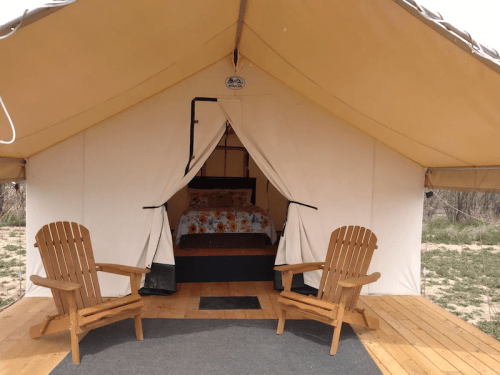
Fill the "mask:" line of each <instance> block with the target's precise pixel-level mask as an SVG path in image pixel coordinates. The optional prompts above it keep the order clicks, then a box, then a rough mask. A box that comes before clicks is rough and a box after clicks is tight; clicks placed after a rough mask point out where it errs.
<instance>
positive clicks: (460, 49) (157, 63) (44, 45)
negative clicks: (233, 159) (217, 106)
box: [0, 0, 500, 167]
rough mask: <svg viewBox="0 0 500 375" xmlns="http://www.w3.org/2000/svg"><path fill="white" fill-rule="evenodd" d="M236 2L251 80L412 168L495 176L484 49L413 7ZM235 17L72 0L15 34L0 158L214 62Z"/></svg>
mask: <svg viewBox="0 0 500 375" xmlns="http://www.w3.org/2000/svg"><path fill="white" fill-rule="evenodd" d="M244 4H245V14H244V18H243V23H242V28H241V37H240V41H239V52H240V54H241V55H242V56H243V57H244V58H246V59H247V60H249V61H250V62H251V63H253V64H255V65H256V66H258V67H259V68H260V69H262V70H263V71H265V72H267V73H268V74H270V75H271V76H273V77H275V78H276V79H278V80H280V81H281V82H283V83H285V84H286V85H288V86H289V87H291V88H293V89H295V90H296V91H298V92H299V93H301V94H302V95H304V96H305V97H307V98H309V99H310V100H312V101H313V102H315V103H317V104H319V105H320V106H322V107H324V108H325V109H326V110H328V111H330V112H331V113H333V114H335V115H337V116H339V117H340V118H342V119H344V120H345V121H346V122H348V123H350V124H352V125H353V126H355V127H357V128H358V129H360V130H361V131H363V132H366V133H368V134H370V135H371V136H373V137H374V138H375V139H376V140H379V141H380V142H382V143H384V144H386V145H388V146H389V147H391V148H393V149H394V150H396V151H398V152H399V153H401V154H403V155H405V156H406V157H408V158H409V159H411V160H413V161H415V162H416V163H418V164H420V165H422V166H424V167H457V166H486V165H488V166H490V165H494V166H497V165H500V147H498V139H500V106H499V104H500V100H499V96H498V87H500V85H499V84H500V74H499V71H500V68H499V65H498V59H497V58H495V51H492V50H485V52H482V51H481V47H482V46H480V45H478V44H476V46H475V47H474V46H473V45H471V44H470V43H469V42H467V41H466V40H465V39H464V38H467V35H466V34H462V36H460V35H458V34H457V33H460V31H459V30H456V29H453V27H452V26H450V25H448V24H446V23H445V22H443V21H442V20H439V17H436V16H435V15H432V14H429V13H426V12H425V9H422V8H420V7H419V6H418V5H417V4H416V3H415V2H414V1H413V0H411V1H410V0H407V1H405V0H396V1H393V0H377V1H367V2H353V1H347V0H342V1H322V2H311V1H306V0H276V1H272V2H269V1H267V0H247V1H246V2H245V3H244ZM417 8H420V10H421V11H422V12H423V13H424V14H427V15H426V16H422V13H421V12H419V11H418V10H417ZM239 14H240V2H238V1H234V0H209V1H206V0H203V1H200V0H185V1H182V2H180V1H165V0H150V1H147V2H142V1H135V0H108V1H99V0H85V1H84V0H80V1H77V2H76V3H73V4H71V5H69V6H67V7H65V8H63V9H60V10H59V11H57V12H53V13H51V14H49V15H48V16H46V17H44V18H42V19H39V20H38V21H37V22H33V23H31V24H29V25H27V26H26V27H23V28H21V29H19V30H18V31H17V33H15V34H14V35H13V36H11V37H9V38H7V39H4V40H1V41H0V56H2V57H3V58H2V59H0V95H1V96H2V98H3V100H4V102H5V104H6V106H7V108H8V109H9V113H10V115H11V117H12V119H13V121H14V123H15V125H16V130H17V140H16V142H14V143H13V144H11V145H0V157H15V158H27V157H29V156H32V155H34V154H36V153H38V152H40V151H42V150H44V149H46V148H48V147H51V146H52V145H54V144H56V143H58V142H61V141H62V140H64V139H67V138H68V137H71V136H72V135H74V134H76V133H78V132H81V131H82V130H84V129H86V128H88V127H90V126H93V125H95V124H97V123H99V122H100V121H102V120H104V119H106V118H109V117H111V116H113V115H115V114H117V113H119V112H121V111H123V110H125V109H127V108H129V107H131V106H133V105H134V104H136V103H138V102H140V101H143V100H145V99H147V98H148V97H150V96H152V95H154V94H156V93H158V92H160V91H162V90H165V89H167V88H168V87H171V86H172V85H175V84H176V83H178V82H180V81H182V80H184V79H185V78H187V77H189V76H191V75H193V74H195V73H197V72H199V71H201V70H203V69H204V68H206V67H207V66H210V65H211V64H213V63H215V62H217V61H219V60H221V59H222V58H225V57H226V56H228V55H230V54H231V53H232V52H233V50H234V48H235V43H236V39H237V34H238V32H237V30H238V19H239ZM432 18H438V19H437V20H432ZM471 41H472V39H471ZM311 126H313V125H311ZM10 138H11V132H10V126H9V124H8V122H7V119H6V118H5V116H3V115H2V114H0V139H4V140H5V139H10Z"/></svg>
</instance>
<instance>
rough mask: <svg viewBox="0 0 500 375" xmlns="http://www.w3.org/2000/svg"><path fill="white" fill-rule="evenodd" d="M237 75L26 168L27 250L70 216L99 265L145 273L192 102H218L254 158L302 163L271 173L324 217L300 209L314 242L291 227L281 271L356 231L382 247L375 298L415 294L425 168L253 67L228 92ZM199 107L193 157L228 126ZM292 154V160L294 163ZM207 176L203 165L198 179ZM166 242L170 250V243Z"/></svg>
mask: <svg viewBox="0 0 500 375" xmlns="http://www.w3.org/2000/svg"><path fill="white" fill-rule="evenodd" d="M232 74H234V68H233V66H232V63H231V58H230V57H228V58H227V59H224V60H223V61H221V62H219V63H217V64H215V65H213V66H212V67H210V68H208V69H206V70H204V71H203V72H201V73H198V74H197V75H196V76H194V77H191V78H189V79H188V80H185V81H184V82H182V83H180V84H178V85H176V86H175V87H173V88H171V89H169V90H167V91H165V92H163V93H160V94H158V95H156V96H154V97H152V98H150V99H148V100H146V101H144V102H142V103H140V104H138V105H136V106H134V107H132V108H130V109H129V110H127V111H124V112H122V113H120V114H118V115H117V116H114V117H112V118H110V119H108V120H105V121H104V122H102V123H100V124H98V125H96V126H94V127H92V128H90V129H88V130H86V131H84V132H82V133H80V134H78V135H76V136H74V137H72V138H70V139H68V140H67V141H64V142H62V143H60V144H58V145H56V146H54V147H52V148H50V149H48V150H46V151H44V152H41V153H39V154H37V155H35V156H33V157H32V158H30V159H29V162H28V176H29V180H28V182H29V189H30V190H29V196H28V222H29V223H30V224H29V226H28V233H27V239H28V248H30V247H32V246H33V243H32V242H33V239H32V238H33V237H34V232H35V231H36V230H37V228H38V227H39V226H40V225H42V224H43V223H44V222H47V221H51V220H57V219H58V218H61V217H67V218H68V219H69V220H76V221H78V222H81V223H83V224H84V225H86V226H87V227H88V228H89V229H90V231H91V233H92V236H93V241H94V246H95V253H96V258H98V260H99V261H102V262H116V261H120V262H124V263H125V264H135V265H139V264H140V265H142V266H144V265H149V264H150V263H149V262H150V260H151V258H150V257H148V256H152V255H153V254H154V252H155V251H156V239H157V238H158V235H157V234H152V235H151V238H154V239H155V241H154V242H150V244H151V243H152V245H153V246H152V247H151V246H150V249H149V252H148V250H144V245H145V242H146V240H147V238H148V234H149V233H150V229H151V225H152V221H153V220H156V223H157V230H159V228H160V225H161V220H162V219H161V216H160V217H158V216H156V218H155V215H161V214H160V213H161V210H156V212H153V211H152V210H143V209H142V207H143V206H151V205H159V204H161V203H162V202H163V200H162V199H165V200H166V199H168V198H169V197H168V196H165V195H163V194H164V193H163V192H162V191H161V190H162V189H164V186H165V182H164V181H165V177H166V176H167V177H169V176H168V175H169V171H171V170H172V167H171V166H172V164H175V165H178V166H180V176H178V178H177V179H176V178H170V177H169V178H167V181H169V182H170V183H173V182H175V181H178V180H180V179H181V178H182V175H183V171H184V168H185V165H186V163H187V160H188V155H189V120H190V102H191V99H192V98H194V97H195V96H207V97H216V98H219V100H220V101H221V102H226V104H222V108H223V109H224V111H230V117H234V116H235V113H238V112H234V111H235V110H236V111H238V110H239V108H241V111H240V112H239V114H238V115H239V116H241V118H240V119H234V118H233V119H232V121H234V123H233V124H234V125H233V126H234V128H235V130H236V132H237V134H238V136H239V137H240V139H241V140H242V142H243V143H244V144H245V145H246V146H247V147H248V149H249V151H250V153H251V154H252V151H253V149H252V147H251V146H254V147H255V144H252V141H248V139H246V138H247V137H250V138H252V137H253V138H256V139H259V140H260V142H259V143H258V144H257V147H262V148H263V149H264V150H266V149H274V150H275V154H274V155H270V156H271V157H272V158H276V154H283V156H284V157H286V159H288V158H289V156H290V155H291V154H295V155H296V159H294V158H293V157H291V158H290V160H285V159H282V160H279V163H278V164H275V165H273V167H274V168H275V169H276V170H277V171H279V173H280V176H281V177H282V178H284V179H285V183H288V182H289V181H292V183H295V184H296V185H294V186H292V189H291V190H292V191H291V192H287V193H288V194H292V195H293V196H294V197H296V200H298V201H303V202H304V203H307V204H312V205H314V206H317V207H318V211H313V210H310V209H308V208H302V209H299V208H297V207H295V210H299V211H300V215H302V216H304V217H303V223H304V225H305V226H306V228H305V231H307V234H308V235H309V241H308V242H304V239H303V238H300V237H301V236H300V234H301V228H297V227H295V228H294V227H293V225H294V222H293V221H290V220H289V223H288V224H287V230H290V232H291V233H292V236H291V237H290V239H292V240H294V242H296V243H297V244H300V245H301V246H298V247H297V249H298V250H296V251H291V250H293V249H294V247H293V243H292V244H290V243H288V246H287V249H286V252H284V253H281V254H280V257H281V259H278V262H279V263H285V262H286V263H297V262H300V261H302V260H306V261H313V260H318V259H321V258H322V257H324V252H325V251H326V246H327V243H328V239H329V233H331V231H332V230H333V229H335V228H336V227H338V226H341V225H343V223H346V222H347V223H357V224H359V225H364V226H367V227H370V228H373V230H374V231H376V233H377V235H378V236H379V244H380V251H379V252H378V254H376V256H375V259H374V261H373V262H372V267H373V269H377V270H380V271H381V272H382V273H383V275H384V278H382V279H381V281H380V282H378V283H377V285H376V286H375V287H374V288H372V289H370V292H379V293H402V294H405V293H418V291H419V274H418V270H419V249H420V245H419V241H420V220H421V211H422V185H423V179H424V169H423V168H422V167H420V166H419V165H417V164H415V163H413V162H411V161H409V160H408V159H407V158H405V157H403V156H401V155H399V154H397V153H396V152H394V151H392V150H390V149H389V148H387V147H386V146H384V145H383V144H381V143H380V142H378V141H376V140H374V139H373V138H372V137H370V136H367V135H365V134H363V133H362V132H360V131H358V130H356V129H355V128H353V127H352V126H350V125H348V124H346V123H345V122H343V121H342V120H340V119H339V118H336V117H333V116H331V115H330V114H329V113H327V112H326V111H324V110H323V109H321V108H320V107H318V106H316V105H314V104H312V103H311V102H309V101H308V100H307V99H305V98H303V97H302V96H300V95H298V94H297V93H295V92H294V91H293V90H291V89H289V88H287V87H286V86H284V85H282V84H280V83H279V82H277V81H276V80H274V79H273V78H271V77H269V76H268V75H267V74H265V73H264V72H262V71H261V70H260V69H258V68H257V67H255V66H253V65H252V64H251V63H249V62H248V61H243V62H242V64H241V65H240V68H239V70H238V74H239V75H240V76H242V77H243V78H244V79H245V80H246V86H245V89H244V90H242V91H231V90H229V89H228V88H227V87H226V86H225V85H224V82H225V78H226V77H228V76H230V75H232ZM227 103H229V104H227ZM203 104H204V105H205V108H197V113H199V114H198V115H197V118H199V121H200V122H199V124H197V125H196V126H197V129H199V130H200V131H204V132H205V134H197V135H196V136H195V155H197V154H198V152H199V151H201V148H200V149H196V147H197V144H198V145H200V143H202V142H201V139H202V137H203V136H204V137H205V138H206V139H215V140H216V141H218V140H219V138H220V137H221V136H222V132H223V129H224V127H223V125H224V122H225V119H226V117H225V112H224V111H222V110H221V109H220V107H219V104H218V103H203ZM227 105H228V106H229V107H228V106H227ZM214 111H215V112H214ZM208 117H209V118H208ZM238 122H239V124H238ZM312 124H314V126H312ZM207 126H208V127H209V128H208V129H207ZM210 128H211V129H210ZM259 132H260V133H263V134H262V135H263V137H262V138H259V134H257V133H259ZM210 134H212V135H213V138H212V137H210V136H209V135H210ZM284 138H285V141H286V139H287V138H288V143H287V144H283V142H284ZM197 140H200V141H198V143H197ZM214 146H215V144H213V145H212V148H213V147H214ZM290 147H292V148H293V149H295V150H296V152H295V151H294V150H292V152H291V153H290V150H287V148H290ZM206 156H207V157H208V155H206ZM253 157H254V158H255V154H253ZM173 159H175V160H173ZM197 160H201V161H202V160H203V159H202V158H201V159H198V158H197ZM270 160H273V159H270ZM283 163H288V165H283ZM200 166H201V164H200V163H198V169H199V168H200ZM198 169H192V171H193V172H196V171H197V170H198ZM177 171H179V169H177ZM283 171H284V172H283ZM287 173H288V175H286V174H287ZM191 177H192V176H191ZM184 183H185V182H184ZM182 186H183V184H179V185H177V186H176V188H175V189H180V188H181V187H182ZM175 189H174V190H175ZM174 192H175V191H174ZM172 194H173V193H172ZM57 202H59V203H57ZM290 210H292V207H291V208H290ZM167 227H168V225H167V224H165V228H167ZM303 236H304V235H303V234H302V237H303ZM162 238H163V239H167V236H166V233H165V235H164V236H163V237H162ZM288 241H290V240H288ZM308 243H309V244H310V247H309V245H308ZM162 249H165V247H160V250H159V251H158V253H157V258H156V261H158V262H160V263H168V264H173V258H172V253H171V252H168V251H165V252H162V251H163V250H162ZM143 250H144V251H143ZM28 257H29V260H28V274H32V273H42V266H41V263H40V262H39V261H38V255H37V254H36V252H34V251H33V252H30V253H29V255H28ZM309 283H310V284H313V285H314V284H315V283H317V280H316V278H314V277H311V278H310V280H309ZM102 284H103V286H102V288H103V290H104V293H107V294H110V295H118V294H123V293H126V292H127V290H126V289H125V288H126V283H121V282H120V281H119V280H118V278H116V279H113V276H111V277H109V279H103V283H102ZM40 293H43V291H42V290H39V289H37V288H36V287H34V286H29V287H28V293H27V294H28V295H39V294H40Z"/></svg>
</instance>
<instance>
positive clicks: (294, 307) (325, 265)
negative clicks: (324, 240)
mask: <svg viewBox="0 0 500 375" xmlns="http://www.w3.org/2000/svg"><path fill="white" fill-rule="evenodd" d="M376 248H377V237H375V235H374V234H373V233H372V232H371V231H370V230H368V229H365V228H360V227H354V226H349V227H342V228H339V229H337V230H335V231H334V232H333V233H332V236H331V238H330V244H329V246H328V253H327V255H326V261H325V262H318V263H304V264H293V265H286V266H278V267H275V268H274V269H275V270H277V271H281V273H282V280H283V285H284V288H285V290H284V291H283V292H281V294H280V297H279V298H278V302H279V305H280V307H281V313H280V316H279V321H278V331H277V333H278V334H282V333H283V329H284V327H285V319H286V313H287V311H296V312H298V313H300V314H302V315H303V316H305V317H307V318H309V319H313V320H317V321H320V322H322V323H325V324H329V325H332V326H334V327H335V328H334V333H333V340H332V346H331V349H330V354H331V355H335V354H336V353H337V347H338V342H339V337H340V330H341V327H342V322H346V323H349V324H355V325H359V326H363V327H366V328H371V329H376V328H378V324H379V321H378V319H376V318H373V317H371V316H369V315H368V314H367V313H366V311H365V310H364V309H359V308H357V307H356V302H357V301H358V297H359V293H360V291H361V287H362V286H363V285H365V284H368V283H372V282H374V281H376V280H378V279H379V278H380V273H378V272H375V273H372V274H371V275H369V276H367V275H366V272H367V270H368V266H369V265H370V261H371V259H372V255H373V250H375V249H376ZM314 270H323V275H322V277H321V282H320V285H319V289H318V295H317V297H315V296H305V295H302V294H298V293H294V292H292V291H290V289H291V284H292V278H293V274H295V273H302V272H308V271H314Z"/></svg>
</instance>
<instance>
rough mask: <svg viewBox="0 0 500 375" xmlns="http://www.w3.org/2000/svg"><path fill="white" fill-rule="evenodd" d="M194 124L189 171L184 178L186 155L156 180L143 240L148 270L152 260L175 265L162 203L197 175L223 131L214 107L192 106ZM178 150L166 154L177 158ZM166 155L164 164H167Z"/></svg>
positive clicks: (222, 124) (220, 113)
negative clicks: (155, 189) (149, 226)
mask: <svg viewBox="0 0 500 375" xmlns="http://www.w3.org/2000/svg"><path fill="white" fill-rule="evenodd" d="M196 109H197V120H198V123H197V124H196V126H195V128H194V131H195V133H194V135H195V136H194V145H193V146H194V152H193V159H192V160H191V163H190V168H189V171H188V172H187V173H186V174H185V169H186V165H187V164H188V154H187V153H186V159H185V160H184V162H182V161H180V159H178V158H172V159H173V160H177V161H179V162H177V163H166V164H165V167H166V168H167V169H166V170H164V171H163V173H161V176H162V177H163V181H159V180H157V181H156V183H157V184H158V185H157V186H163V188H162V189H161V190H159V191H158V196H157V197H156V198H155V199H154V202H156V203H155V206H158V207H157V208H153V210H154V213H153V217H152V222H151V230H150V233H149V236H148V240H147V251H146V267H148V268H150V267H151V265H152V263H153V260H154V261H155V262H156V263H163V264H172V265H173V264H175V260H174V251H173V242H172V235H171V233H170V224H169V221H168V216H167V212H166V210H165V208H164V206H163V203H165V202H167V201H168V200H169V199H170V198H171V197H172V196H173V195H174V194H175V193H177V192H178V191H179V190H180V189H182V188H183V187H184V186H186V185H187V184H188V182H189V181H191V180H192V179H193V177H194V176H195V175H196V173H198V171H199V170H200V169H201V167H202V166H203V164H204V163H205V161H206V160H207V159H208V157H209V156H210V154H211V153H212V152H213V150H215V147H216V146H217V144H218V142H219V140H220V138H221V137H222V135H223V134H224V131H225V122H226V118H225V116H224V114H223V112H222V111H221V110H220V108H219V106H217V105H216V104H215V103H203V102H199V103H197V105H196ZM179 151H180V150H179V149H173V148H172V149H171V150H169V152H171V153H174V154H178V153H179ZM168 159H169V158H168V155H167V160H168Z"/></svg>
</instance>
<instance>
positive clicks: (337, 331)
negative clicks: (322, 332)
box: [330, 322, 342, 355]
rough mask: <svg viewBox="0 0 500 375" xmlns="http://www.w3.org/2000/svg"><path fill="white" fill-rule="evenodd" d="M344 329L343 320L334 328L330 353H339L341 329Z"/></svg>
mask: <svg viewBox="0 0 500 375" xmlns="http://www.w3.org/2000/svg"><path fill="white" fill-rule="evenodd" d="M341 329H342V322H340V323H339V325H338V326H336V327H335V328H334V331H333V340H332V347H331V348H330V355H335V354H337V348H338V347H339V338H340V330H341Z"/></svg>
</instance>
